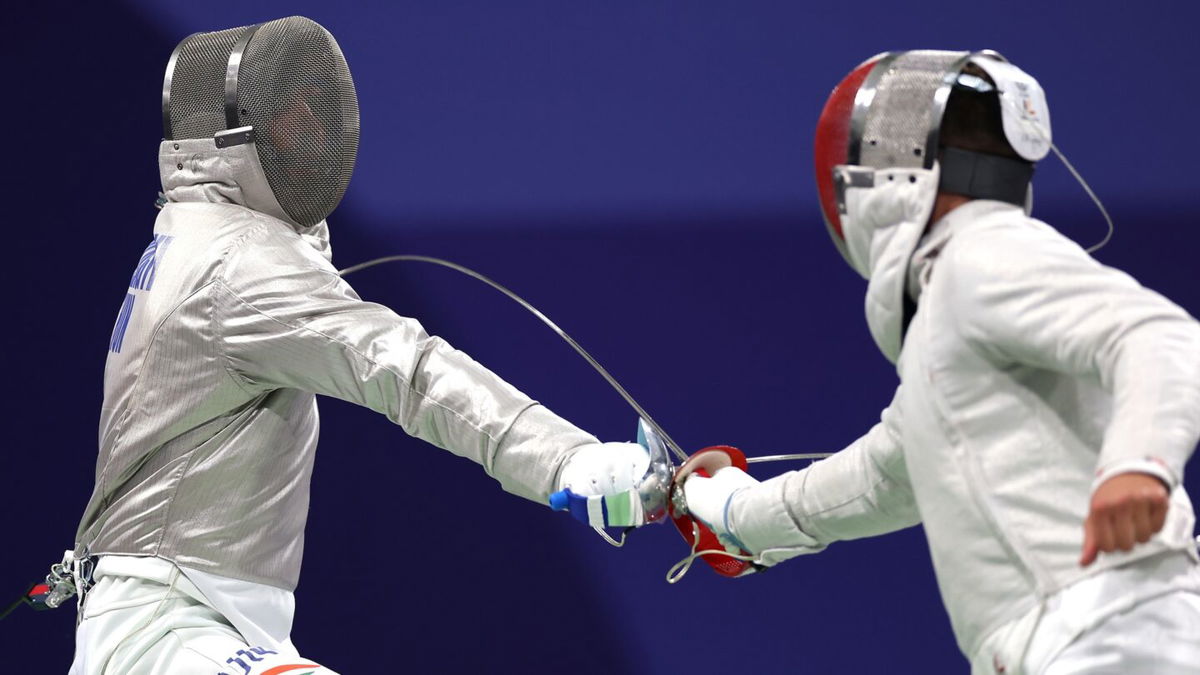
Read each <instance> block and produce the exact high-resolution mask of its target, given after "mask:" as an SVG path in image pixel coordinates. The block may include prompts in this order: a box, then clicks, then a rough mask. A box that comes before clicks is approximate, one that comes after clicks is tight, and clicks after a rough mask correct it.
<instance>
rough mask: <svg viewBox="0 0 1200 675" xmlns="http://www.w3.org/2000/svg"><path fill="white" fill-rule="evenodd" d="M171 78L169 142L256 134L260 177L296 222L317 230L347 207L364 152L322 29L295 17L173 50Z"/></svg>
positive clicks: (337, 58)
mask: <svg viewBox="0 0 1200 675" xmlns="http://www.w3.org/2000/svg"><path fill="white" fill-rule="evenodd" d="M248 33H249V42H245V43H241V42H239V40H240V39H244V38H246V37H247V35H248ZM231 57H232V58H231ZM167 78H168V82H167V84H166V85H164V92H163V94H164V97H163V98H164V103H163V118H164V126H165V128H166V129H165V131H166V135H167V138H169V139H172V138H204V137H211V136H213V135H214V134H216V133H217V132H219V131H222V130H225V129H231V128H238V127H253V129H254V142H255V147H256V149H257V151H258V158H259V161H260V162H261V164H262V168H263V173H264V174H265V175H266V178H267V182H268V184H269V185H270V187H271V191H272V192H273V193H274V195H275V199H276V201H278V202H279V205H280V206H281V207H282V208H283V210H284V211H285V212H286V213H287V214H288V216H289V217H291V219H292V220H294V221H295V222H296V223H298V224H300V225H304V226H311V225H315V224H317V223H319V222H320V221H322V220H324V219H325V217H326V216H328V215H329V213H330V212H332V211H333V209H334V207H336V206H337V205H338V203H339V202H340V201H341V200H342V196H343V195H344V194H345V192H346V187H347V185H349V183H350V175H351V173H353V170H354V161H355V158H356V156H357V154H358V135H359V121H358V99H357V96H356V95H355V91H354V82H353V80H352V79H351V77H350V69H349V68H348V67H347V65H346V59H345V57H344V56H343V55H342V51H341V48H340V47H338V44H337V41H336V40H334V38H333V36H332V35H331V34H330V33H329V31H327V30H325V29H324V28H323V27H322V26H321V25H319V24H317V23H316V22H314V21H312V20H310V19H306V18H304V17H298V16H293V17H288V18H285V19H276V20H275V21H268V22H267V23H264V24H261V25H258V26H249V27H242V28H233V29H229V30H224V31H219V32H216V33H203V34H197V35H193V36H191V37H189V38H187V39H185V40H184V41H183V42H182V43H180V46H179V47H177V48H176V53H175V54H174V55H172V62H171V64H170V65H169V66H168V71H167Z"/></svg>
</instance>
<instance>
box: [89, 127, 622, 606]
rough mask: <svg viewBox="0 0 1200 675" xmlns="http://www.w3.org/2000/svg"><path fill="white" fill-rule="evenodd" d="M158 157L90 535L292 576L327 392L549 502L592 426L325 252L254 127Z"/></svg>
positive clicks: (270, 580) (324, 238)
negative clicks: (366, 286) (392, 305)
mask: <svg viewBox="0 0 1200 675" xmlns="http://www.w3.org/2000/svg"><path fill="white" fill-rule="evenodd" d="M159 159H160V171H161V174H162V182H163V190H164V193H165V196H166V199H167V200H168V203H167V204H166V205H165V207H164V208H163V209H162V212H161V213H160V214H159V216H158V220H157V222H156V223H155V226H154V237H153V240H152V242H151V244H150V246H149V247H148V248H147V249H146V252H145V253H144V254H143V255H142V258H141V261H140V262H139V263H138V265H137V266H136V270H135V271H134V274H133V277H132V278H131V280H130V283H129V289H128V291H127V293H126V294H125V302H124V304H123V306H122V308H121V311H120V314H119V316H118V319H117V322H116V326H115V327H114V330H113V335H112V339H111V341H110V344H109V353H108V361H107V363H106V366H105V373H104V405H103V409H102V412H101V418H100V453H99V457H98V460H97V465H96V487H95V491H94V493H93V495H92V498H91V501H90V502H89V504H88V506H87V510H86V512H85V514H84V517H83V520H82V522H81V524H80V526H79V531H78V534H77V536H76V541H77V547H78V549H79V550H81V551H82V550H84V549H86V550H87V551H88V552H90V553H91V554H95V555H101V556H106V555H108V556H152V557H157V558H161V559H164V560H167V561H170V562H172V563H174V564H176V565H178V566H180V567H183V568H185V569H188V570H194V571H198V572H201V573H204V574H207V575H215V576H217V577H220V578H222V579H233V580H240V581H243V582H247V583H251V584H258V585H260V586H265V587H271V588H276V589H279V590H281V591H282V592H284V593H287V592H290V591H291V590H292V589H293V588H294V587H295V585H296V581H297V578H298V576H299V572H300V561H301V554H302V549H303V544H304V525H305V520H306V518H307V514H308V503H309V478H310V475H311V472H312V467H313V457H314V453H315V451H316V446H317V427H318V424H317V407H316V401H315V396H314V395H315V394H323V395H326V396H332V397H336V398H340V399H343V400H346V401H350V402H353V403H357V404H359V405H363V406H366V407H368V408H370V409H372V410H375V411H377V412H379V413H382V414H384V415H386V416H387V417H388V418H389V419H391V420H392V421H394V422H395V423H397V424H399V425H400V426H402V427H403V428H404V430H405V431H407V432H408V433H409V434H411V435H413V436H416V437H418V438H421V439H423V440H426V441H428V442H430V443H432V444H434V445H436V446H438V447H441V448H445V449H447V450H450V451H451V452H453V453H455V454H457V455H460V456H463V457H466V458H468V459H470V460H472V461H474V462H477V463H479V464H481V465H482V466H483V468H484V469H485V470H486V471H487V472H488V473H489V474H490V475H492V476H494V477H495V478H496V479H497V480H499V481H500V482H501V484H502V486H503V487H504V488H505V489H506V490H508V491H510V492H513V493H515V494H518V495H521V496H524V497H527V498H529V499H533V500H536V501H540V502H542V503H545V502H546V499H547V496H548V495H549V493H550V492H551V491H553V490H554V489H556V488H555V484H556V479H557V475H558V472H559V470H560V468H561V466H562V464H563V463H564V461H565V460H566V459H567V458H568V457H570V456H571V455H572V454H573V453H574V452H576V451H577V450H578V449H579V448H581V447H583V446H586V445H589V444H594V443H597V442H598V441H597V440H596V439H595V438H594V437H593V436H592V435H590V434H587V433H585V432H583V431H581V430H580V429H578V428H576V427H575V426H573V425H571V424H570V423H568V422H567V421H565V420H563V419H562V418H560V417H558V416H557V415H555V414H553V413H552V412H550V411H549V410H547V409H546V408H545V407H543V406H541V405H539V404H538V403H537V402H535V401H533V400H532V399H530V398H529V397H528V396H526V395H524V394H522V393H521V392H519V391H517V390H516V389H515V388H514V387H512V386H511V385H509V384H507V383H505V382H504V381H502V380H501V379H500V378H499V377H497V376H496V375H494V374H493V373H491V372H490V371H488V370H487V369H485V368H484V367H482V366H481V365H479V364H478V363H476V362H475V361H473V360H471V359H470V358H469V357H468V356H467V355H466V354H463V353H462V352H459V351H457V350H455V349H453V348H451V347H450V345H448V344H447V343H446V342H445V341H443V340H441V339H439V338H437V337H433V336H430V335H427V334H426V333H425V331H424V330H423V329H422V327H421V324H420V323H418V322H417V321H416V320H415V319H411V318H406V317H402V316H398V315H396V314H395V313H394V312H392V311H391V310H389V309H388V308H387V307H384V306H382V305H378V304H374V303H370V302H364V301H363V300H361V299H360V298H359V297H358V295H357V294H356V293H355V292H354V290H353V289H352V288H351V287H350V286H349V285H348V284H347V283H346V282H345V281H344V280H343V279H342V278H341V277H340V276H338V273H337V270H336V269H335V268H334V267H333V265H331V264H330V258H329V248H328V233H327V230H326V228H325V225H324V223H321V224H319V225H317V226H314V227H311V228H301V227H299V226H297V225H295V224H294V223H290V222H288V221H287V220H285V219H284V218H285V216H282V215H280V214H282V213H283V212H282V209H280V208H279V207H278V204H277V202H276V201H275V199H274V197H273V195H272V194H271V192H270V190H269V188H268V187H267V184H266V180H265V178H263V175H262V169H261V167H260V166H259V164H258V160H257V155H256V154H255V152H254V150H253V148H252V146H250V145H241V146H234V147H231V148H225V149H223V150H218V149H217V148H216V146H215V144H214V143H213V141H212V139H201V140H182V141H166V142H164V143H163V144H162V147H161V149H160V154H159ZM272 214H276V215H272ZM131 262H132V261H131ZM370 478H371V480H376V479H378V480H380V481H385V480H386V479H385V478H377V477H370ZM382 484H384V483H382V482H381V485H382ZM284 600H285V601H286V600H288V598H284Z"/></svg>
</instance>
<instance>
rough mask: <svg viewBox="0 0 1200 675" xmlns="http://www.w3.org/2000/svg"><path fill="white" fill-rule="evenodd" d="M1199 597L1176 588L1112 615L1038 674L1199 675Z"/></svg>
mask: <svg viewBox="0 0 1200 675" xmlns="http://www.w3.org/2000/svg"><path fill="white" fill-rule="evenodd" d="M1197 636H1200V595H1198V594H1196V593H1189V592H1186V591H1177V592H1175V593H1171V594H1169V595H1163V596H1159V597H1156V598H1154V599H1152V600H1149V601H1147V602H1146V603H1144V604H1142V605H1138V606H1137V607H1134V608H1132V609H1131V610H1129V611H1128V612H1123V613H1121V614H1119V615H1117V616H1114V617H1112V618H1110V619H1109V620H1108V621H1107V622H1105V623H1102V624H1100V625H1099V626H1097V627H1096V628H1095V629H1094V630H1091V631H1089V632H1087V633H1085V634H1084V635H1083V636H1082V637H1080V639H1079V640H1077V641H1075V642H1074V643H1072V644H1071V645H1069V646H1068V647H1067V648H1066V649H1064V650H1063V651H1062V652H1061V653H1060V654H1059V655H1058V656H1057V657H1055V659H1054V661H1053V662H1051V663H1050V664H1049V665H1048V666H1046V668H1045V669H1043V670H1040V671H1030V672H1034V673H1037V675H1130V674H1131V673H1153V674H1154V675H1197V673H1200V638H1198V637H1197Z"/></svg>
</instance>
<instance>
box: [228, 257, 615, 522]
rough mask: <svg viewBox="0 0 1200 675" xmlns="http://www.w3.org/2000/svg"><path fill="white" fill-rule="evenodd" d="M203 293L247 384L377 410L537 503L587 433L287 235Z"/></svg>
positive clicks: (234, 373)
mask: <svg viewBox="0 0 1200 675" xmlns="http://www.w3.org/2000/svg"><path fill="white" fill-rule="evenodd" d="M229 266H230V269H229V270H227V271H226V273H225V274H224V275H223V277H222V280H221V281H218V282H217V284H216V288H215V290H214V291H213V297H214V330H215V332H216V333H217V335H219V336H220V340H221V348H222V350H221V351H222V356H223V358H224V359H225V365H226V369H227V370H228V371H229V373H230V375H231V377H233V378H234V379H235V380H236V381H237V382H238V383H239V384H240V385H241V386H242V387H243V388H244V389H246V390H247V391H249V392H251V393H257V392H265V391H269V390H272V389H278V388H292V389H300V390H303V391H309V392H313V393H317V394H323V395H326V396H332V397H335V398H339V399H342V400H345V401H349V402H351V403H356V404H359V405H362V406H365V407H367V408H370V409H372V410H375V411H376V412H379V413H382V414H384V415H386V416H387V417H388V418H389V419H390V420H392V421H393V422H395V423H397V424H399V425H400V426H401V427H403V428H404V430H405V431H406V432H408V433H409V434H411V435H413V436H416V437H418V438H421V439H422V440H425V441H428V442H429V443H432V444H434V445H436V446H438V447H440V448H444V449H447V450H449V451H451V452H453V453H454V454H456V455H459V456H462V457H466V458H468V459H470V460H472V461H474V462H477V463H479V464H481V465H482V466H483V467H484V469H485V470H486V471H487V473H488V474H489V475H491V476H493V477H495V478H496V479H497V480H499V481H500V483H501V485H502V486H503V487H504V489H505V490H508V491H509V492H512V493H514V494H518V495H521V496H523V497H526V498H528V499H532V500H535V501H539V502H543V503H545V502H546V499H547V497H548V495H549V494H550V493H551V492H553V491H554V489H555V480H556V478H557V474H558V471H559V469H560V467H561V465H562V464H563V462H564V461H565V460H566V459H567V458H568V457H569V456H570V455H571V454H573V453H574V452H575V451H576V450H578V449H579V448H580V447H582V446H585V445H589V444H594V443H597V442H598V441H597V440H596V438H595V437H593V436H592V435H591V434H588V433H586V432H584V431H582V430H580V429H578V428H577V427H575V426H574V425H572V424H570V423H569V422H567V421H566V420H564V419H562V418H561V417H558V416H557V415H555V414H554V413H552V412H551V411H549V410H548V409H546V408H545V407H543V406H541V405H539V404H538V403H537V402H536V401H534V400H532V399H530V398H529V397H528V396H526V395H525V394H523V393H521V392H520V391H518V390H517V389H516V388H515V387H513V386H511V385H509V384H508V383H506V382H504V381H503V380H502V379H500V378H499V377H498V376H496V375H495V374H494V373H492V372H491V371H489V370H488V369H486V368H484V367H483V366H482V365H480V364H478V363H476V362H475V361H474V360H472V359H471V358H470V357H469V356H467V355H466V354H464V353H462V352H460V351H458V350H456V349H454V348H452V347H451V346H450V345H449V344H448V343H446V341H444V340H442V339H441V338H438V337H435V336H430V335H427V334H426V333H425V330H424V329H423V328H422V327H421V324H420V323H419V322H418V321H417V320H416V319H411V318H406V317H402V316H399V315H397V314H396V313H395V312H393V311H391V310H390V309H388V308H387V307H384V306H383V305H379V304H375V303H370V302H364V301H363V300H361V299H360V298H359V297H358V295H357V294H356V293H355V292H354V290H353V289H352V288H351V287H350V286H349V284H347V283H346V282H345V281H344V280H343V279H342V278H341V277H340V276H338V275H337V273H336V272H335V271H334V270H333V268H332V267H331V266H329V265H328V263H326V262H325V261H324V260H323V259H320V258H319V257H317V256H315V255H313V256H309V255H307V254H306V252H304V251H302V250H293V249H289V248H288V247H287V246H286V242H284V243H283V244H280V243H279V242H274V244H272V242H270V241H268V242H265V243H263V244H262V245H259V246H256V247H254V248H248V250H247V251H246V252H245V253H244V254H241V255H240V256H239V258H238V260H236V261H234V262H231V263H229Z"/></svg>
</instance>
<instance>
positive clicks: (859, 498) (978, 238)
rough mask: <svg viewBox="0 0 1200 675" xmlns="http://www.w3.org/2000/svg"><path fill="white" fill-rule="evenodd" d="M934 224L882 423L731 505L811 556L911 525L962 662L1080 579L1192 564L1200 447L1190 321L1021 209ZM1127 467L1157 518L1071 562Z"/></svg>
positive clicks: (965, 214)
mask: <svg viewBox="0 0 1200 675" xmlns="http://www.w3.org/2000/svg"><path fill="white" fill-rule="evenodd" d="M944 221H945V222H944V223H939V224H938V226H944V227H945V228H946V229H947V231H948V234H949V236H948V239H946V240H945V241H944V242H941V246H940V248H939V249H938V251H937V253H936V255H932V256H926V263H927V264H930V265H932V267H931V268H930V269H928V270H924V272H923V273H922V274H918V275H917V278H919V279H921V280H922V281H921V283H923V284H924V285H923V287H922V288H921V289H919V303H918V305H917V308H916V313H915V315H914V316H913V318H912V321H911V324H910V326H909V328H908V333H907V336H906V337H905V339H904V343H903V350H902V351H901V352H900V354H899V358H898V360H897V369H898V373H899V375H900V381H901V384H900V386H899V387H898V388H897V390H896V394H895V398H894V399H893V401H892V403H891V404H890V405H889V406H888V408H887V409H886V410H885V411H884V413H883V416H882V421H881V422H880V424H878V425H876V426H875V427H874V428H873V429H871V430H870V431H869V432H868V433H867V434H866V435H864V436H863V437H862V438H860V439H858V440H857V441H855V442H854V443H852V444H851V445H850V446H849V447H847V448H846V449H845V450H843V451H842V452H840V453H837V454H836V455H834V456H833V457H831V458H829V459H826V460H823V461H820V462H816V463H815V464H813V465H811V466H810V467H808V468H806V469H803V470H800V471H795V472H791V473H788V474H784V475H782V476H780V477H779V478H778V479H773V480H772V481H766V482H764V483H763V484H762V485H760V486H757V487H752V488H748V489H746V490H743V491H741V492H739V493H737V494H736V495H735V496H734V498H733V500H732V502H731V504H730V511H731V514H732V519H733V521H734V522H735V523H736V524H737V525H738V527H735V532H734V534H736V535H737V536H738V538H739V539H741V540H742V541H744V542H746V543H749V541H752V540H754V537H753V533H751V532H749V531H743V528H742V527H741V526H742V523H743V522H744V520H745V518H744V516H743V512H744V511H745V512H746V513H750V512H755V513H757V514H760V515H759V517H760V518H765V516H762V515H761V514H764V513H771V514H775V515H774V517H773V520H772V522H758V523H755V525H754V529H756V530H758V531H759V532H766V533H770V532H780V531H786V530H787V528H788V527H798V528H799V529H800V530H802V531H803V532H804V533H806V534H808V535H809V536H811V537H812V538H813V539H814V540H816V542H817V543H818V544H819V545H827V544H829V543H831V542H834V541H838V540H842V539H853V538H857V537H864V536H870V535H876V534H882V533H885V532H890V531H893V530H896V529H900V528H903V527H908V526H911V525H914V524H916V523H918V522H921V523H923V524H924V528H925V532H926V535H927V537H928V541H929V546H930V551H931V554H932V558H933V563H934V567H935V571H936V573H937V578H938V584H939V586H940V589H941V593H942V598H943V601H944V603H945V605H946V608H947V611H948V613H949V614H950V618H951V622H952V625H953V628H954V631H955V635H956V638H957V640H958V644H959V647H960V648H961V649H962V651H963V652H964V654H966V655H967V656H968V658H969V659H971V658H972V657H974V656H975V655H976V652H977V651H978V650H979V648H980V645H981V642H982V640H983V639H984V637H985V636H988V635H990V634H991V633H992V632H993V631H995V630H996V629H997V628H999V627H1001V626H1004V625H1006V624H1009V623H1010V622H1013V621H1016V620H1017V619H1019V618H1020V617H1022V616H1026V615H1027V613H1028V612H1030V611H1031V610H1032V609H1034V608H1036V607H1038V606H1039V605H1040V604H1041V603H1042V602H1044V601H1045V600H1046V598H1048V597H1050V596H1052V595H1053V594H1055V593H1057V592H1059V591H1061V590H1062V589H1065V588H1068V587H1070V586H1072V585H1073V584H1075V583H1077V582H1079V581H1081V580H1083V579H1086V578H1088V577H1090V576H1093V575H1102V574H1105V573H1106V571H1107V570H1113V569H1116V568H1119V567H1121V566H1122V565H1126V564H1128V563H1130V562H1133V561H1136V560H1140V559H1143V558H1147V557H1151V556H1155V555H1158V554H1161V553H1163V552H1167V551H1175V552H1181V553H1182V554H1183V555H1185V556H1187V557H1188V559H1189V560H1191V561H1193V562H1194V561H1195V559H1196V551H1195V542H1194V541H1193V539H1192V530H1193V526H1194V522H1195V518H1194V515H1193V511H1192V505H1191V502H1190V500H1189V499H1188V496H1187V494H1186V493H1185V492H1184V490H1183V488H1182V486H1180V484H1179V481H1180V479H1181V477H1182V475H1183V466H1184V463H1185V462H1186V461H1187V459H1188V458H1189V457H1190V455H1191V454H1192V451H1193V449H1194V447H1195V445H1196V442H1197V440H1198V439H1200V324H1197V322H1196V321H1195V320H1194V319H1193V318H1192V317H1190V316H1189V315H1188V314H1187V313H1186V312H1184V311H1183V310H1182V309H1180V308H1179V307H1177V306H1176V305H1174V304H1173V303H1171V302H1170V301H1168V300H1166V299H1165V298H1163V297H1162V296H1160V295H1158V294H1157V293H1154V292H1153V291H1150V290H1148V289H1146V288H1144V287H1142V286H1140V285H1139V284H1138V283H1137V282H1136V281H1134V280H1133V279H1132V278H1130V277H1129V276H1128V275H1126V274H1123V273H1122V272H1120V271H1117V270H1114V269H1111V268H1108V267H1105V266H1103V265H1101V264H1099V263H1098V262H1096V261H1095V260H1093V259H1092V258H1091V257H1090V256H1088V255H1087V254H1086V253H1085V252H1084V251H1083V250H1082V249H1080V248H1079V247H1078V246H1077V245H1075V244H1074V243H1073V242H1071V241H1069V240H1068V239H1066V238H1065V237H1063V236H1062V235H1060V234H1059V233H1058V232H1056V231H1055V230H1053V229H1052V228H1051V227H1049V226H1048V225H1046V224H1044V223H1041V222H1039V221H1037V220H1034V219H1031V218H1029V217H1027V216H1026V215H1025V214H1024V213H1023V211H1022V210H1021V209H1020V208H1018V207H1015V206H1012V205H1009V204H1004V203H1001V202H995V201H987V200H976V201H972V202H969V203H967V204H965V205H963V206H960V207H958V208H957V209H954V210H953V211H951V212H950V213H949V214H948V215H946V216H945V218H944ZM852 239H853V236H851V235H849V234H848V236H847V240H848V241H851V240H852ZM907 272H908V271H907V270H905V274H898V275H897V274H893V275H891V276H889V277H888V278H889V279H891V284H892V285H900V283H901V280H902V279H904V278H905V276H907ZM874 281H875V277H874V276H872V282H873V283H874ZM895 292H897V289H894V288H893V289H891V290H890V291H888V292H887V293H886V294H884V292H883V291H882V290H881V291H880V293H881V297H883V295H886V297H893V293H895ZM871 311H872V306H871V305H870V304H869V305H868V317H869V316H870V312H871ZM1130 460H1150V461H1152V462H1154V463H1155V464H1157V465H1159V466H1161V467H1163V468H1164V469H1165V471H1164V472H1163V475H1164V476H1166V477H1167V478H1168V480H1167V484H1168V486H1169V487H1171V488H1172V490H1171V495H1170V508H1169V510H1168V514H1167V521H1166V524H1165V526H1164V527H1163V529H1162V531H1161V532H1159V533H1158V534H1156V535H1155V536H1154V537H1153V538H1152V539H1151V540H1150V541H1149V542H1147V543H1145V544H1141V545H1139V546H1137V547H1135V548H1134V550H1133V551H1130V552H1127V553H1123V552H1116V553H1111V554H1102V555H1101V556H1100V558H1099V560H1098V561H1097V562H1095V563H1093V564H1092V565H1091V566H1090V567H1087V568H1081V567H1080V566H1079V562H1078V561H1079V556H1080V552H1081V549H1082V543H1083V521H1084V517H1085V515H1086V513H1087V509H1088V505H1089V501H1090V496H1091V492H1092V489H1093V485H1092V481H1093V478H1094V477H1095V476H1096V475H1097V474H1098V473H1103V472H1105V471H1106V470H1107V469H1108V468H1109V467H1114V466H1117V465H1122V464H1123V465H1124V466H1126V467H1131V466H1133V467H1136V466H1138V464H1137V463H1136V462H1134V463H1133V464H1124V463H1127V462H1129V461H1130ZM781 484H782V485H781ZM773 501H774V502H775V503H774V504H772V502H773ZM768 506H770V508H768ZM788 521H790V522H788ZM745 522H747V523H748V522H749V521H748V520H745ZM748 529H749V528H748Z"/></svg>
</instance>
